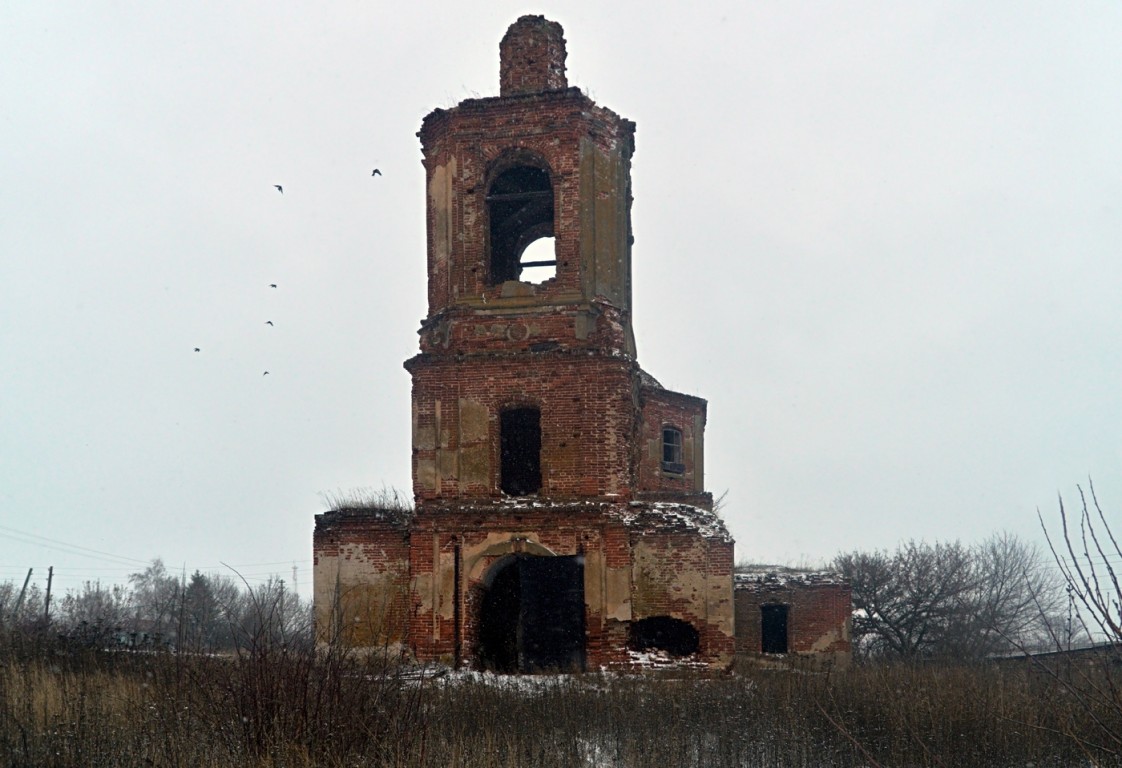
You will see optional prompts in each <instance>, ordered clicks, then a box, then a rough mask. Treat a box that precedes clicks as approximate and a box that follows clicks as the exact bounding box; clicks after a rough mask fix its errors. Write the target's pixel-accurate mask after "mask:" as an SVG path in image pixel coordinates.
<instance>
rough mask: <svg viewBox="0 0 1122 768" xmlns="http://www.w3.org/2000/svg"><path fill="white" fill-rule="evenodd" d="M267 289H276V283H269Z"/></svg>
mask: <svg viewBox="0 0 1122 768" xmlns="http://www.w3.org/2000/svg"><path fill="white" fill-rule="evenodd" d="M269 287H270V288H276V287H277V284H276V283H269Z"/></svg>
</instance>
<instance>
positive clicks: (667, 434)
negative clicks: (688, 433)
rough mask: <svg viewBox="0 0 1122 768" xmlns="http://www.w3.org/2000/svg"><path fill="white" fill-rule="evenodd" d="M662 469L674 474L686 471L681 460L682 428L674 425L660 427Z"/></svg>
mask: <svg viewBox="0 0 1122 768" xmlns="http://www.w3.org/2000/svg"><path fill="white" fill-rule="evenodd" d="M662 471H663V472H670V473H672V474H675V475H680V474H683V473H684V472H685V471H686V465H685V464H684V463H683V462H682V430H680V429H677V428H676V427H663V428H662Z"/></svg>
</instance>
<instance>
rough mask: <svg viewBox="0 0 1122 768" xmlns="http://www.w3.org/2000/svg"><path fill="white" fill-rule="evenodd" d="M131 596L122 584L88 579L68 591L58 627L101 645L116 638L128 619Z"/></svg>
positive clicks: (73, 637) (72, 636)
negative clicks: (106, 584) (77, 587)
mask: <svg viewBox="0 0 1122 768" xmlns="http://www.w3.org/2000/svg"><path fill="white" fill-rule="evenodd" d="M131 608H132V599H131V596H130V595H129V592H128V590H127V589H125V588H124V587H122V586H120V585H117V584H114V585H111V586H104V585H102V583H101V582H100V581H93V582H91V581H87V582H86V583H85V584H83V585H82V588H81V589H79V590H69V591H67V593H66V595H65V597H63V598H62V601H61V606H60V610H59V619H58V624H59V628H60V629H61V631H62V634H64V635H65V636H66V637H68V638H70V639H71V640H74V641H77V642H79V643H82V644H85V645H90V646H97V647H104V646H106V645H108V644H110V643H112V642H114V641H115V640H116V637H117V635H118V634H119V633H120V632H123V631H124V630H125V627H126V626H127V625H128V623H129V618H130V614H131V613H132V611H131Z"/></svg>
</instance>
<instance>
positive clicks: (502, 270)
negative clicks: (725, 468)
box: [314, 16, 848, 672]
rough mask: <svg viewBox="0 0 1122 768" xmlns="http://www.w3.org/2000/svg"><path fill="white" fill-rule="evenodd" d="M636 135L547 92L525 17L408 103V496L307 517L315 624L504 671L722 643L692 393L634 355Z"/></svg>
mask: <svg viewBox="0 0 1122 768" xmlns="http://www.w3.org/2000/svg"><path fill="white" fill-rule="evenodd" d="M634 133H635V124H634V123H632V122H631V121H629V120H626V119H624V118H622V117H620V116H619V115H617V114H615V113H614V112H612V111H611V110H609V109H606V108H604V107H601V106H598V105H597V104H595V103H594V102H593V101H592V100H591V99H590V98H588V97H587V96H586V95H585V94H584V93H582V92H581V91H580V89H578V88H571V87H569V86H568V83H567V80H566V76H565V40H564V38H563V37H562V29H561V26H560V25H559V24H557V23H555V22H551V21H548V20H546V19H544V18H542V17H540V16H524V17H522V18H520V19H519V20H518V21H517V22H515V23H514V24H513V25H511V27H510V28H509V30H508V31H507V33H506V36H505V37H504V38H503V40H502V42H501V44H500V95H499V96H497V97H492V98H476V99H468V100H466V101H463V102H461V103H460V104H459V105H457V106H456V107H453V108H451V109H436V110H434V111H433V112H432V113H431V114H429V115H428V116H427V117H426V118H425V119H424V121H423V123H422V126H421V130H420V132H419V134H418V136H419V137H420V140H421V147H422V151H423V155H424V161H423V162H424V168H425V173H426V180H427V229H428V315H427V317H426V318H425V319H424V320H423V321H422V323H421V328H420V331H419V334H420V352H419V354H417V355H416V356H414V357H413V358H411V359H410V360H408V361H406V363H405V368H406V369H407V370H408V372H409V373H410V375H411V376H412V381H413V390H412V413H413V426H412V451H413V462H412V466H413V494H414V500H415V506H414V508H413V509H410V510H406V509H397V510H395V509H371V508H362V509H338V510H334V511H330V512H326V513H323V514H321V515H318V516H317V517H316V526H315V535H314V557H315V576H314V580H315V595H314V599H315V612H316V623H317V633H318V637H319V639H320V640H321V641H324V642H326V641H329V640H332V639H335V638H338V639H341V640H342V641H344V642H346V643H348V644H350V645H353V646H363V647H373V648H394V649H403V650H405V651H406V652H408V653H409V654H411V655H412V656H413V657H415V658H416V659H418V660H443V661H446V662H449V663H454V664H457V665H461V664H462V665H468V666H472V667H475V668H481V669H494V670H499V671H515V672H533V671H539V670H550V669H564V670H569V669H596V668H601V667H611V666H621V665H627V664H629V663H631V662H632V661H633V660H634V658H635V656H636V654H641V653H642V652H644V651H647V650H651V649H656V650H660V651H663V652H666V653H669V654H671V655H674V656H683V657H690V658H693V659H696V660H698V661H700V662H703V663H706V664H709V665H723V664H726V663H728V662H729V661H730V660H731V658H732V656H733V654H734V652H735V650H736V645H737V633H736V632H735V627H734V604H737V605H738V604H739V603H740V602H742V601H734V580H733V542H732V539H731V537H730V536H729V534H728V531H727V530H726V528H725V526H724V523H723V522H722V521H721V520H720V518H719V517H718V516H717V515H716V514H715V513H714V512H713V511H712V507H713V499H712V496H711V495H710V494H709V493H708V492H706V490H705V488H704V484H703V477H704V475H703V462H704V430H705V419H706V403H705V401H704V400H702V399H700V398H697V397H694V396H691V395H686V394H682V393H679V392H673V391H671V390H668V389H665V388H664V387H662V386H661V385H660V384H659V383H658V382H657V381H656V380H655V379H654V378H653V377H652V376H650V375H649V374H647V373H646V372H645V371H643V370H642V368H640V366H639V363H638V361H637V359H636V353H635V339H634V333H633V329H632V325H631V243H632V236H631V157H632V154H633V152H634V148H635V144H634ZM754 610H756V611H757V613H758V610H759V609H758V608H755V609H754ZM846 610H848V605H847V606H846ZM757 621H758V619H757ZM784 621H786V615H785V617H784ZM785 631H786V630H785Z"/></svg>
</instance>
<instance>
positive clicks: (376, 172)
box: [370, 168, 382, 176]
mask: <svg viewBox="0 0 1122 768" xmlns="http://www.w3.org/2000/svg"><path fill="white" fill-rule="evenodd" d="M370 175H371V176H381V175H382V172H381V171H379V170H378V169H377V168H375V169H374V173H372V174H370Z"/></svg>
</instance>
